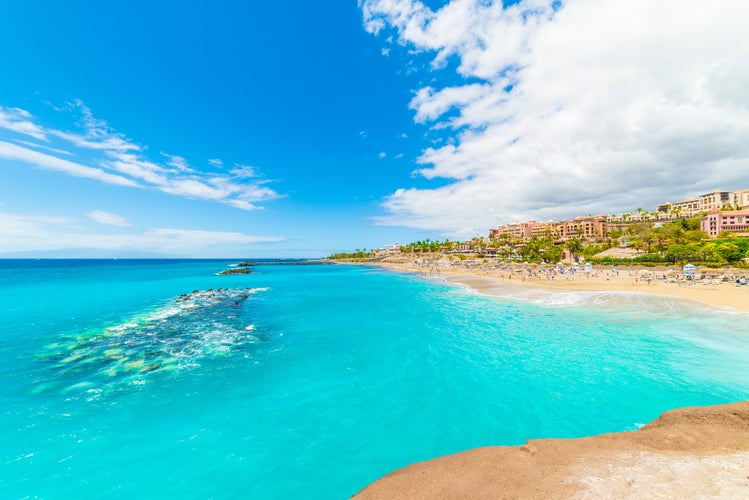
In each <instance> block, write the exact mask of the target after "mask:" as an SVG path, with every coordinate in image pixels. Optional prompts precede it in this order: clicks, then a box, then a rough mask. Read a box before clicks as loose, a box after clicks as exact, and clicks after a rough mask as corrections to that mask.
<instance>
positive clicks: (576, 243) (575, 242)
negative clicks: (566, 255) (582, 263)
mask: <svg viewBox="0 0 749 500" xmlns="http://www.w3.org/2000/svg"><path fill="white" fill-rule="evenodd" d="M564 248H566V249H567V250H568V251H569V252H570V262H573V261H574V260H575V254H577V253H578V252H580V250H582V249H583V244H582V242H581V241H580V240H579V239H577V238H570V239H568V240H567V241H565V242H564Z"/></svg>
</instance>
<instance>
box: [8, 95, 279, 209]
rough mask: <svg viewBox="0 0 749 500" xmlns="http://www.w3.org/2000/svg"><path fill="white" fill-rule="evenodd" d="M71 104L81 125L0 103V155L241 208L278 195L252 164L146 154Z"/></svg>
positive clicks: (80, 105) (256, 205) (77, 103)
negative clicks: (53, 121)
mask: <svg viewBox="0 0 749 500" xmlns="http://www.w3.org/2000/svg"><path fill="white" fill-rule="evenodd" d="M70 108H71V109H72V110H74V111H76V112H77V114H78V115H79V117H80V124H81V130H77V131H75V132H70V131H67V130H58V129H53V128H48V127H45V126H44V125H42V124H41V123H39V122H38V120H37V119H36V118H35V117H34V116H33V115H31V113H29V112H28V111H26V110H23V109H19V108H7V107H2V106H0V131H5V133H4V134H3V135H4V136H5V137H6V138H8V140H7V141H3V140H0V159H8V160H14V161H21V162H24V163H28V164H31V165H34V166H37V167H40V168H44V169H48V170H56V171H58V172H63V173H65V174H68V175H72V176H76V177H85V178H89V179H94V180H97V181H100V182H104V183H108V184H116V185H120V186H128V187H135V188H151V189H158V190H160V191H162V192H164V193H170V194H174V195H177V196H184V197H187V198H193V199H202V200H209V201H215V202H219V203H224V204H227V205H231V206H233V207H237V208H240V209H243V210H254V209H257V208H260V205H259V203H261V202H264V201H268V200H272V199H274V198H278V197H280V195H279V193H277V192H276V191H275V190H273V189H271V188H270V187H268V186H267V185H266V184H267V182H266V181H263V180H261V179H258V178H256V177H257V176H258V174H257V170H252V173H253V175H252V176H250V175H248V171H249V170H248V169H250V168H251V167H241V168H234V169H232V170H230V171H228V172H227V171H221V169H222V167H223V162H222V161H221V160H219V159H215V158H214V159H210V160H208V166H210V168H204V169H199V168H193V167H191V166H190V165H189V164H188V161H187V160H186V159H185V158H183V157H181V156H178V155H174V154H168V153H162V154H161V158H160V160H161V161H156V160H153V159H150V158H149V157H147V156H146V154H145V149H146V148H145V147H143V146H141V145H139V144H136V143H134V142H133V141H131V140H129V139H128V138H127V137H125V136H124V135H123V134H121V133H119V132H117V131H115V130H113V129H112V128H111V127H110V126H109V125H108V124H107V123H106V122H105V121H103V120H100V119H98V118H96V117H95V116H94V115H93V113H92V112H91V110H89V109H88V108H87V107H86V106H85V105H84V104H83V103H82V102H80V101H75V102H73V103H71V105H70ZM81 158H82V159H81ZM217 169H219V170H220V171H219V172H218V173H216V170H217ZM251 177H253V178H252V179H251Z"/></svg>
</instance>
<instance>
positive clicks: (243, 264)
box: [237, 260, 255, 267]
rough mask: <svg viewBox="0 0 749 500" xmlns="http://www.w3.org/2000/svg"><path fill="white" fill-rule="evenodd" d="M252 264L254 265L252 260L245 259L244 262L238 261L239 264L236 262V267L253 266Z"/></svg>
mask: <svg viewBox="0 0 749 500" xmlns="http://www.w3.org/2000/svg"><path fill="white" fill-rule="evenodd" d="M254 265H255V263H254V262H252V261H251V260H246V261H244V262H240V263H239V264H237V267H251V266H254Z"/></svg>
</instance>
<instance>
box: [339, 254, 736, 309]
mask: <svg viewBox="0 0 749 500" xmlns="http://www.w3.org/2000/svg"><path fill="white" fill-rule="evenodd" d="M347 263H349V264H351V263H353V262H347ZM363 264H366V265H372V266H377V267H383V268H386V269H391V270H394V271H399V272H405V273H416V274H419V275H422V276H425V277H431V278H441V279H444V280H446V281H450V282H453V283H460V284H462V285H465V286H468V287H470V288H472V289H473V290H475V291H476V292H478V293H481V294H483V295H490V296H512V295H517V294H518V293H522V292H527V291H529V290H543V291H546V292H550V293H560V294H565V293H575V292H585V293H595V292H598V293H605V292H624V293H636V294H648V295H655V296H667V297H674V298H679V299H686V300H687V301H697V302H699V303H702V304H707V305H709V306H712V307H715V308H730V309H735V310H740V311H744V312H749V286H746V285H740V286H736V284H735V279H736V277H739V276H749V270H744V269H738V270H736V269H726V270H712V271H711V272H710V274H709V275H708V276H709V277H708V278H706V279H705V278H701V279H696V280H688V279H684V277H683V275H681V274H679V273H678V271H676V270H675V269H674V268H673V267H670V268H666V267H664V268H655V269H653V268H645V267H638V266H632V267H628V268H622V267H621V266H595V267H593V269H592V270H591V271H590V272H584V271H583V270H578V271H576V272H574V273H572V272H570V271H569V269H567V272H566V273H565V274H559V273H556V272H553V273H552V272H550V271H551V269H550V268H544V267H543V266H533V265H523V264H503V265H502V266H498V265H497V264H488V265H487V264H473V265H471V267H467V266H465V265H461V264H457V265H456V263H451V264H450V265H447V264H446V263H445V262H444V260H442V261H440V259H435V258H431V259H430V258H422V259H419V258H416V257H408V258H404V257H398V258H388V259H382V260H378V261H371V262H366V263H363ZM723 276H725V277H726V279H725V281H724V280H723V279H722V277H723Z"/></svg>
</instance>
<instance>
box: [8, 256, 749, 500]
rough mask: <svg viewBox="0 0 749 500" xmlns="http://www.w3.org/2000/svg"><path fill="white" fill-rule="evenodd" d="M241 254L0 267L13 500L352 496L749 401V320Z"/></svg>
mask: <svg viewBox="0 0 749 500" xmlns="http://www.w3.org/2000/svg"><path fill="white" fill-rule="evenodd" d="M235 262H238V261H235ZM232 263H233V262H232V261H207V260H184V261H179V260H161V261H159V260H155V261H148V260H140V261H137V260H136V261H126V260H110V261H106V260H102V261H95V260H91V261H86V260H82V261H65V260H39V261H13V260H6V261H0V498H133V497H137V498H321V499H322V498H324V499H335V498H347V497H348V496H350V495H352V494H354V493H356V492H357V491H358V490H359V489H361V488H363V487H364V486H366V485H367V484H368V483H369V482H371V481H373V480H375V479H377V478H378V477H380V476H382V475H384V474H386V473H388V472H391V471H392V470H394V469H396V468H399V467H402V466H405V465H407V464H409V463H412V462H415V461H421V460H426V459H429V458H433V457H436V456H440V455H445V454H448V453H454V452H457V451H461V450H465V449H468V448H473V447H478V446H485V445H514V444H519V443H523V442H524V441H525V440H528V439H533V438H543V437H576V436H584V435H590V434H597V433H602V432H613V431H626V430H633V429H636V428H637V427H638V426H640V425H642V424H643V423H646V422H648V421H650V420H652V419H654V418H656V417H657V416H658V415H659V414H660V413H661V412H663V411H665V410H667V409H671V408H675V407H680V406H688V405H706V404H714V403H725V402H731V401H736V400H742V399H747V398H749V369H748V368H747V359H749V314H745V313H740V312H735V311H733V312H731V311H720V310H717V309H712V308H709V307H706V306H700V305H697V304H696V303H691V302H680V301H677V300H673V299H669V298H664V297H648V296H642V295H624V294H567V295H544V294H543V293H539V292H536V293H534V294H533V295H527V296H523V297H518V296H514V297H513V296H509V295H508V297H502V298H497V297H484V296H480V295H478V294H476V293H472V292H471V291H470V290H467V289H464V288H461V287H458V286H454V285H450V284H446V283H443V282H442V280H441V279H439V278H436V279H430V278H422V277H419V276H414V275H403V274H398V273H394V272H390V271H387V270H383V269H378V268H368V267H353V266H330V265H290V264H289V263H286V262H275V261H258V262H257V265H256V266H255V267H254V273H253V274H250V275H235V276H218V275H217V274H216V273H217V272H219V271H221V270H223V269H226V268H227V267H228V266H229V265H230V264H232ZM209 289H210V290H209ZM194 291H195V293H193V292H194ZM183 294H185V295H183Z"/></svg>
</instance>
